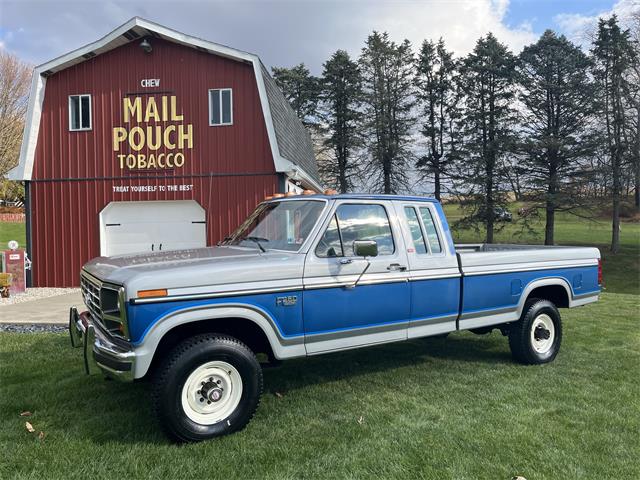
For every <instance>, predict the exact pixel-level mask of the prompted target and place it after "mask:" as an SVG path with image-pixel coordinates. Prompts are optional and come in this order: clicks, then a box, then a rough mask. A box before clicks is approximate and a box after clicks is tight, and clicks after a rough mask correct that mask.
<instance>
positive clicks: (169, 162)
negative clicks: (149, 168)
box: [167, 153, 173, 168]
mask: <svg viewBox="0 0 640 480" xmlns="http://www.w3.org/2000/svg"><path fill="white" fill-rule="evenodd" d="M172 158H173V153H167V168H173V163H171V159H172Z"/></svg>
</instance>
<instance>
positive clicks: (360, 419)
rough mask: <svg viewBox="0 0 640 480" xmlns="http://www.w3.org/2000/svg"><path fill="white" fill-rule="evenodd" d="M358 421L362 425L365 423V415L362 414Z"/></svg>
mask: <svg viewBox="0 0 640 480" xmlns="http://www.w3.org/2000/svg"><path fill="white" fill-rule="evenodd" d="M358 423H359V424H360V425H362V424H363V423H364V417H363V416H362V415H360V418H359V419H358Z"/></svg>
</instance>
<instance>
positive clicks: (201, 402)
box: [182, 361, 242, 425]
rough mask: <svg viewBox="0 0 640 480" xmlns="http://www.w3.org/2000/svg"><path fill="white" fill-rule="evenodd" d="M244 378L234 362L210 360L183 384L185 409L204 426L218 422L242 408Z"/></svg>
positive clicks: (186, 412)
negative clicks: (240, 406)
mask: <svg viewBox="0 0 640 480" xmlns="http://www.w3.org/2000/svg"><path fill="white" fill-rule="evenodd" d="M240 397H242V377H241V376H240V373H239V372H238V370H237V369H236V368H235V367H234V366H233V365H231V364H229V363H227V362H222V361H213V362H207V363H205V364H203V365H200V366H199V367H198V368H196V369H195V370H194V371H193V372H191V375H189V378H187V381H186V382H185V384H184V386H183V387H182V409H183V410H184V413H185V414H186V415H187V417H189V418H190V419H191V420H193V421H194V422H196V423H199V424H200V425H213V424H214V423H218V422H220V421H222V420H224V419H225V418H227V417H228V416H229V415H231V414H232V413H233V411H234V410H235V409H236V408H237V407H238V404H239V403H240Z"/></svg>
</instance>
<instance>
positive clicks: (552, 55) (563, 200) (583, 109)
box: [518, 30, 594, 245]
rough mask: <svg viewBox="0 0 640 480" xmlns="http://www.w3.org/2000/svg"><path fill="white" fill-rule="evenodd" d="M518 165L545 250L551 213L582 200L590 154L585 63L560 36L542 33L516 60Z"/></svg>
mask: <svg viewBox="0 0 640 480" xmlns="http://www.w3.org/2000/svg"><path fill="white" fill-rule="evenodd" d="M519 60H520V62H519V68H518V81H519V84H520V86H521V90H520V96H519V97H520V101H521V102H522V104H523V106H524V108H523V110H522V117H523V118H522V129H523V132H524V135H525V137H526V138H525V141H524V142H523V147H524V148H523V163H522V164H521V166H522V167H524V171H525V174H526V175H527V176H528V178H529V180H530V182H531V183H530V185H529V188H530V193H529V196H530V198H532V199H533V200H534V201H536V205H535V207H537V208H543V209H544V210H545V212H546V226H545V245H553V243H554V225H555V213H556V212H557V211H572V210H573V209H575V208H576V207H578V206H580V205H581V203H582V202H581V201H580V200H581V198H583V197H584V194H583V188H582V187H583V185H584V182H583V180H584V177H585V170H584V169H583V165H582V164H581V162H580V159H582V158H585V157H586V156H587V155H589V154H591V153H592V148H591V143H590V142H589V141H588V140H587V139H586V138H585V135H584V132H585V131H586V130H587V127H588V124H589V122H590V121H591V118H592V117H591V114H592V111H593V109H592V106H593V95H594V91H593V84H592V82H591V80H590V78H589V67H590V61H589V59H588V57H587V56H586V55H585V54H584V53H583V52H582V50H580V48H579V47H577V46H576V45H574V44H573V43H571V42H570V41H568V40H567V39H566V38H565V37H564V36H560V37H558V36H556V34H555V33H554V32H552V31H551V30H547V31H546V32H545V33H544V34H543V35H542V37H540V39H539V40H538V41H537V42H536V43H535V44H533V45H529V46H527V47H525V48H524V50H523V51H522V53H521V54H520V58H519Z"/></svg>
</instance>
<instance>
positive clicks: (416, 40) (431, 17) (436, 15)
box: [354, 0, 537, 55]
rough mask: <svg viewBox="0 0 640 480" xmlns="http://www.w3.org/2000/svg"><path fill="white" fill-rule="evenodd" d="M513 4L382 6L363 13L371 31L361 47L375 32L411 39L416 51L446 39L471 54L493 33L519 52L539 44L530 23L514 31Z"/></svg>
mask: <svg viewBox="0 0 640 480" xmlns="http://www.w3.org/2000/svg"><path fill="white" fill-rule="evenodd" d="M509 2H510V0H463V1H452V2H399V3H384V4H382V3H378V4H375V6H374V7H369V8H367V9H366V11H365V12H363V16H364V19H363V18H362V17H360V18H359V20H360V21H362V20H363V22H362V23H363V24H364V25H366V26H367V27H368V28H367V29H366V31H363V32H362V33H361V36H360V37H359V38H357V39H354V40H357V42H358V45H361V44H362V42H363V40H364V38H365V37H366V35H367V34H368V33H369V32H370V31H371V30H372V29H374V28H375V29H377V30H383V31H388V32H389V34H390V35H391V36H392V37H393V38H394V39H395V40H398V41H399V40H401V39H403V38H408V39H409V40H410V41H411V43H413V44H414V45H415V46H416V47H417V46H419V45H420V44H421V43H422V41H423V40H424V39H425V38H427V39H428V38H430V39H438V38H439V37H442V38H444V40H445V42H446V43H447V46H448V48H449V49H451V50H453V51H454V52H455V53H456V54H457V55H466V54H467V53H469V52H470V51H471V50H472V49H473V47H474V45H475V44H476V42H477V40H478V38H480V37H481V36H484V35H486V34H487V33H488V32H492V33H493V34H494V35H495V36H496V37H497V38H498V39H499V40H500V41H501V42H503V43H506V44H507V45H508V46H509V47H510V48H511V49H512V50H514V51H515V52H519V51H520V50H521V49H522V48H523V47H524V46H525V45H527V44H528V43H531V42H532V41H535V40H536V37H537V35H536V34H535V33H534V32H533V31H532V27H531V25H530V24H528V23H523V24H521V25H519V26H516V27H510V26H508V25H507V24H506V23H505V16H506V14H507V10H508V8H509Z"/></svg>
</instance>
